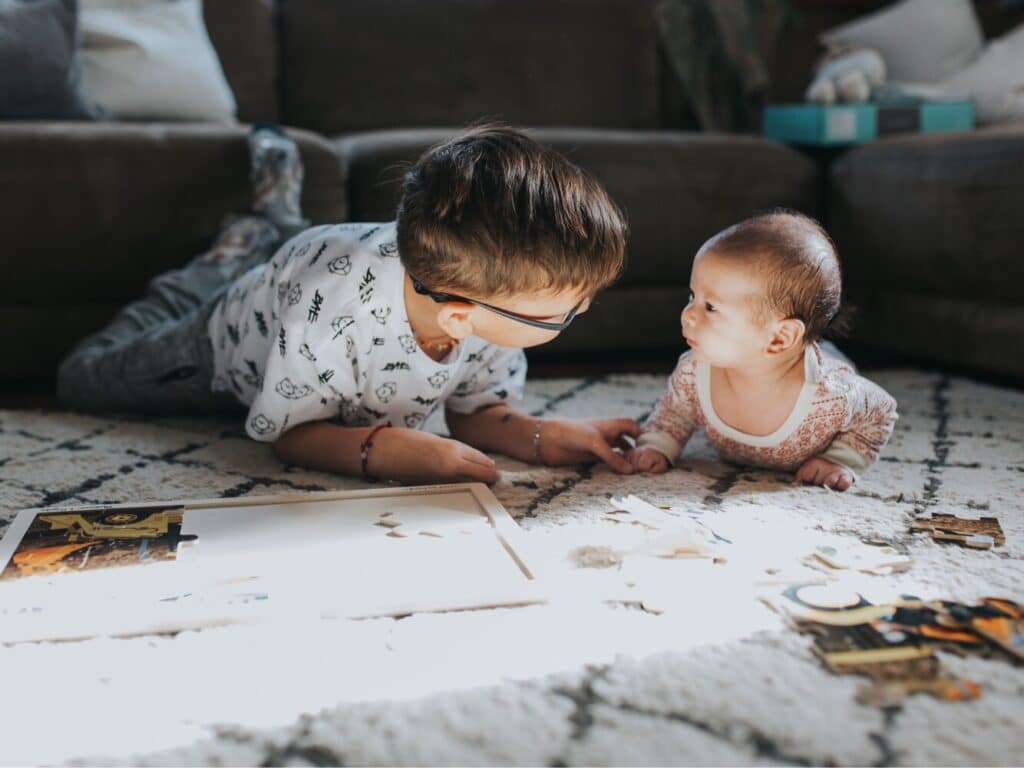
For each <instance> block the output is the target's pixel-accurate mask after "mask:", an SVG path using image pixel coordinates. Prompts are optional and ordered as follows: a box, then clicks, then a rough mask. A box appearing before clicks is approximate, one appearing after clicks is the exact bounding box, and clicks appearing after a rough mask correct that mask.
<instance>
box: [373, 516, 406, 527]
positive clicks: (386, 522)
mask: <svg viewBox="0 0 1024 768" xmlns="http://www.w3.org/2000/svg"><path fill="white" fill-rule="evenodd" d="M374 525H379V526H380V527H381V528H397V527H398V526H400V525H401V523H400V522H398V521H397V520H388V519H387V518H381V519H380V520H378V521H377V522H376V523H374Z"/></svg>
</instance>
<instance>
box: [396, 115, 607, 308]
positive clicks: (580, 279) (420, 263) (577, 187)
mask: <svg viewBox="0 0 1024 768" xmlns="http://www.w3.org/2000/svg"><path fill="white" fill-rule="evenodd" d="M626 232H627V228H626V222H625V219H624V217H623V215H622V212H621V211H620V210H619V208H618V206H616V205H615V203H613V202H612V200H611V198H609V197H608V194H607V193H606V192H605V190H604V188H603V187H602V186H601V185H600V184H599V183H598V182H597V181H596V180H594V179H593V178H592V177H591V176H590V175H589V174H587V173H586V172H585V171H583V170H582V169H580V168H579V167H577V166H575V165H573V164H572V163H570V162H569V161H568V160H567V159H566V158H565V157H564V156H562V155H561V154H559V153H558V152H556V151H555V150H553V149H551V148H549V147H545V146H544V145H542V144H540V143H539V142H537V141H535V140H534V139H532V138H530V137H529V136H527V135H526V134H524V133H522V132H520V131H517V130H514V129H512V128H508V127H505V126H501V125H494V124H488V125H480V126H476V127H473V128H470V129H468V130H466V131H464V132H462V133H461V134H459V135H458V136H455V137H454V138H452V139H449V140H448V141H445V142H443V143H441V144H439V145H437V146H435V147H433V148H431V149H429V150H427V152H426V153H424V155H423V156H422V157H421V158H420V159H419V161H418V162H417V163H416V165H415V166H413V167H412V169H411V170H410V171H409V172H408V173H406V174H405V178H404V180H403V184H402V200H401V202H400V203H399V206H398V250H399V254H400V256H401V259H402V264H403V265H404V266H405V268H406V270H408V272H409V273H410V274H411V275H413V276H414V277H416V278H417V279H419V280H420V282H422V283H423V284H424V285H426V286H427V287H428V288H430V289H432V290H435V291H450V292H453V293H465V294H468V295H470V296H477V297H489V296H500V295H511V294H521V293H529V292H533V291H541V290H553V291H560V290H566V289H574V288H582V289H583V291H584V293H585V294H587V295H593V294H595V293H597V292H598V291H599V290H601V289H602V288H606V287H607V286H609V285H610V284H611V283H613V282H615V280H616V279H617V278H618V277H619V274H620V273H621V272H622V269H623V267H624V265H625V249H626Z"/></svg>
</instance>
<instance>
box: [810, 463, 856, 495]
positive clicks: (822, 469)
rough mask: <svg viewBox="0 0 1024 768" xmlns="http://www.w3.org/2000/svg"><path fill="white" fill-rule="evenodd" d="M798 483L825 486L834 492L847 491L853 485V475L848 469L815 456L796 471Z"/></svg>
mask: <svg viewBox="0 0 1024 768" xmlns="http://www.w3.org/2000/svg"><path fill="white" fill-rule="evenodd" d="M796 481H797V482H798V483H803V484H804V485H824V486H825V487H827V488H831V489H832V490H834V491H845V490H846V489H847V488H849V487H850V486H851V485H853V474H852V473H851V472H850V470H848V469H847V468H846V467H841V466H839V465H838V464H833V463H832V462H831V461H829V460H828V459H823V458H821V456H815V457H814V458H811V459H808V460H807V461H805V462H804V464H803V466H802V467H800V469H798V470H797V471H796Z"/></svg>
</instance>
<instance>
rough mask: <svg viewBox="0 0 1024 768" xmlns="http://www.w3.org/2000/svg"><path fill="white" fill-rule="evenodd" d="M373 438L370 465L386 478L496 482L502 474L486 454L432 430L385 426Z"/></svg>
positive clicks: (371, 470)
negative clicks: (433, 432)
mask: <svg viewBox="0 0 1024 768" xmlns="http://www.w3.org/2000/svg"><path fill="white" fill-rule="evenodd" d="M373 442H374V447H373V448H372V449H371V451H370V456H369V460H368V462H367V464H368V466H367V468H368V469H369V472H370V474H371V475H373V476H374V477H379V478H382V479H385V480H398V481H399V482H403V483H424V482H480V483H496V482H498V480H499V479H500V476H501V473H500V472H499V471H498V468H497V466H495V464H494V459H492V458H491V457H490V456H488V455H487V454H485V453H481V452H480V451H478V450H477V449H476V448H472V447H471V446H468V445H466V444H465V443H460V442H459V441H458V440H450V439H448V438H445V437H440V436H439V435H434V434H431V433H430V432H420V431H418V430H415V429H384V430H381V431H380V432H378V433H377V436H376V437H374V439H373Z"/></svg>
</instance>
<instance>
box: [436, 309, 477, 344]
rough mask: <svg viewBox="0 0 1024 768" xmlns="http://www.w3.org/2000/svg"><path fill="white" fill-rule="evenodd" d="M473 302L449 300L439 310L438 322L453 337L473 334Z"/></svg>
mask: <svg viewBox="0 0 1024 768" xmlns="http://www.w3.org/2000/svg"><path fill="white" fill-rule="evenodd" d="M475 309H476V307H474V306H473V305H472V304H467V303H466V302H462V301H447V302H445V303H444V304H442V305H441V307H440V309H438V310H437V324H438V325H439V326H440V327H441V330H442V331H444V332H445V333H447V334H448V335H449V336H451V337H452V338H453V339H465V338H468V337H470V336H472V335H473V317H472V316H473V310H475Z"/></svg>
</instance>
